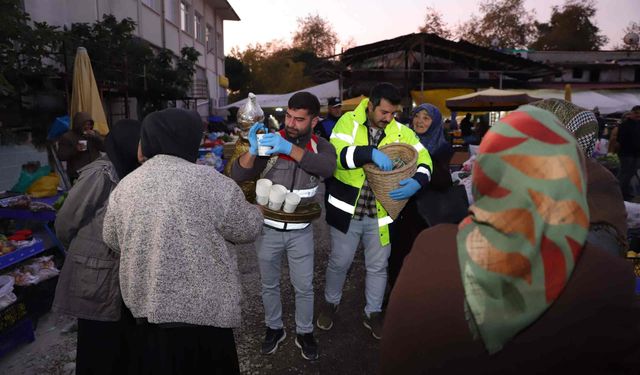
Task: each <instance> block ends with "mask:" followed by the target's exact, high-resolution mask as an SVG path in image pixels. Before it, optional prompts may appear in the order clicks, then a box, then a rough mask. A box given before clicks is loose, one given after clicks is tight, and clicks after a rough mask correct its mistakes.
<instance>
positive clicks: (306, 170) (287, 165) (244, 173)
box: [231, 137, 337, 229]
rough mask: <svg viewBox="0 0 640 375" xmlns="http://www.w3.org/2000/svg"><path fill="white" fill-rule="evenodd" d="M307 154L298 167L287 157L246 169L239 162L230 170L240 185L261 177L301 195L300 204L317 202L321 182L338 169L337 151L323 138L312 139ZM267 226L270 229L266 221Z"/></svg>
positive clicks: (262, 161) (258, 161)
mask: <svg viewBox="0 0 640 375" xmlns="http://www.w3.org/2000/svg"><path fill="white" fill-rule="evenodd" d="M305 150H306V152H305V153H304V156H303V157H302V159H301V160H300V162H299V163H298V162H296V161H295V160H293V159H292V158H290V157H288V156H285V155H278V156H273V157H271V158H256V159H255V162H254V165H253V167H252V168H243V167H242V166H241V165H240V161H239V160H240V159H239V158H238V159H236V161H235V163H234V164H233V167H232V168H231V178H233V179H234V180H235V181H239V182H241V181H246V180H250V179H253V178H256V177H257V176H258V175H262V177H263V178H267V179H269V180H271V181H272V182H273V183H274V184H280V185H283V186H284V187H286V188H287V189H288V190H289V191H292V192H295V193H297V194H298V195H300V196H301V198H302V200H301V204H304V203H307V202H310V201H313V200H316V197H315V193H316V190H317V188H318V184H319V183H320V178H328V177H331V176H332V175H333V171H334V170H335V168H336V162H337V160H336V150H335V148H334V147H333V145H332V144H331V143H329V142H328V141H327V140H326V139H324V138H320V137H313V138H312V139H311V140H310V141H309V145H307V146H306V149H305ZM265 225H268V226H271V225H269V224H268V221H267V220H265ZM277 229H281V228H277ZM285 229H286V228H285Z"/></svg>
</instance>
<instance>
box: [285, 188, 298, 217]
mask: <svg viewBox="0 0 640 375" xmlns="http://www.w3.org/2000/svg"><path fill="white" fill-rule="evenodd" d="M299 203H300V196H299V195H298V194H296V193H293V192H291V193H287V196H286V197H285V198H284V207H283V208H282V211H284V212H286V213H289V214H290V213H292V212H293V211H295V210H296V207H298V204H299Z"/></svg>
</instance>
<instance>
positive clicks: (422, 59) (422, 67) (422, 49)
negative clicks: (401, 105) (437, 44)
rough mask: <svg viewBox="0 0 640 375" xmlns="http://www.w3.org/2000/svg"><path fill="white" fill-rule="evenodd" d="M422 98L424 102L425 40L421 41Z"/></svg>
mask: <svg viewBox="0 0 640 375" xmlns="http://www.w3.org/2000/svg"><path fill="white" fill-rule="evenodd" d="M420 100H421V101H422V103H424V40H423V41H422V43H420ZM422 103H420V104H422Z"/></svg>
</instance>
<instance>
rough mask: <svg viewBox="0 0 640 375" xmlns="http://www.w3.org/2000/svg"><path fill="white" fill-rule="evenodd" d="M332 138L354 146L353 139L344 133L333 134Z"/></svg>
mask: <svg viewBox="0 0 640 375" xmlns="http://www.w3.org/2000/svg"><path fill="white" fill-rule="evenodd" d="M331 138H338V139H340V140H343V141H345V142H347V143H348V144H350V145H352V144H353V137H350V136H348V135H346V134H342V133H331Z"/></svg>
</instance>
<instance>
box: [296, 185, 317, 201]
mask: <svg viewBox="0 0 640 375" xmlns="http://www.w3.org/2000/svg"><path fill="white" fill-rule="evenodd" d="M316 191H318V187H317V186H316V187H314V188H311V189H300V190H294V191H293V192H294V193H296V194H298V196H299V197H300V198H311V197H313V196H315V195H316Z"/></svg>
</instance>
